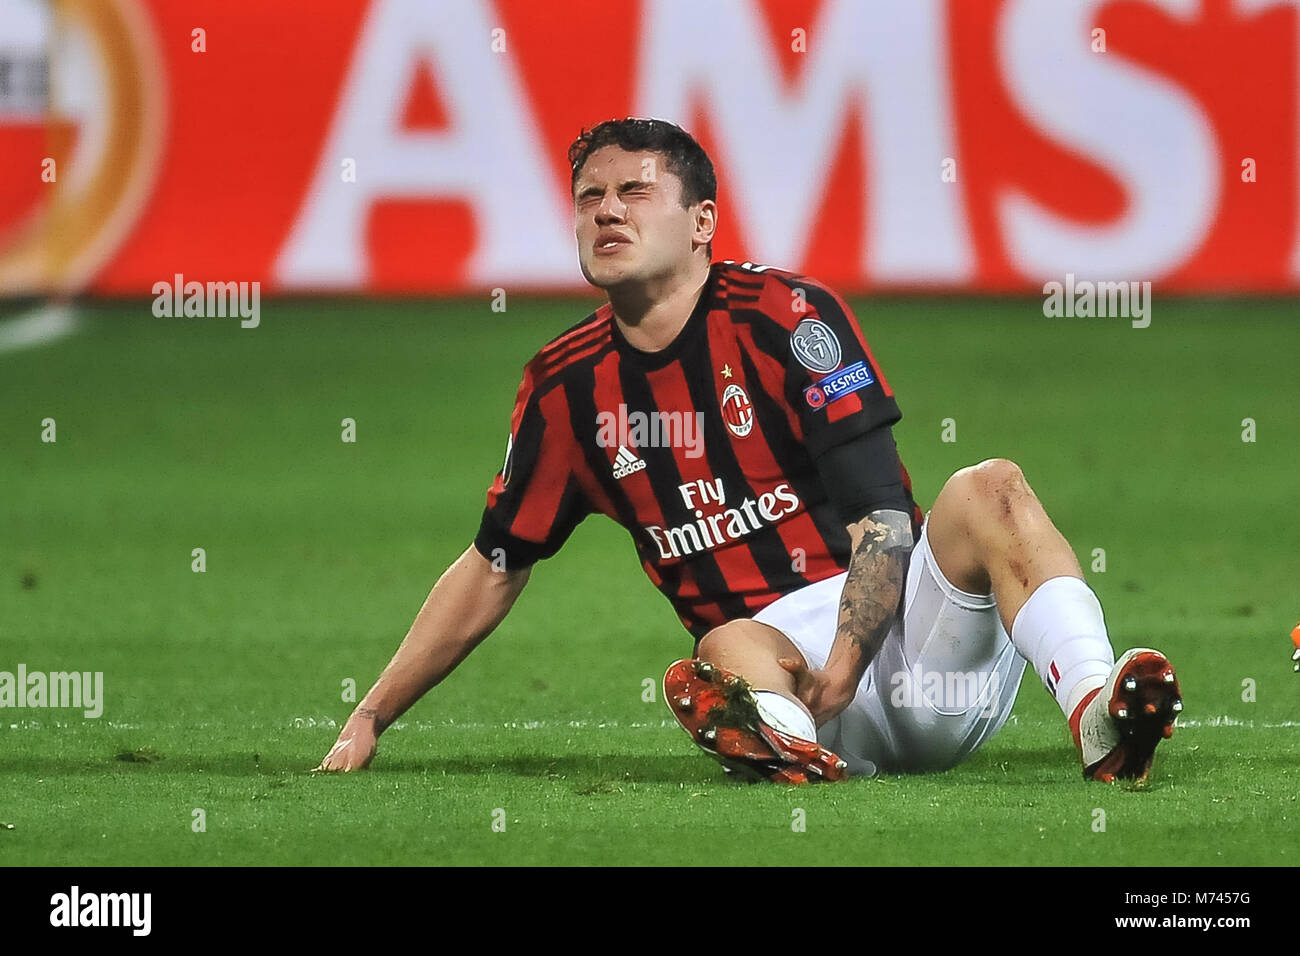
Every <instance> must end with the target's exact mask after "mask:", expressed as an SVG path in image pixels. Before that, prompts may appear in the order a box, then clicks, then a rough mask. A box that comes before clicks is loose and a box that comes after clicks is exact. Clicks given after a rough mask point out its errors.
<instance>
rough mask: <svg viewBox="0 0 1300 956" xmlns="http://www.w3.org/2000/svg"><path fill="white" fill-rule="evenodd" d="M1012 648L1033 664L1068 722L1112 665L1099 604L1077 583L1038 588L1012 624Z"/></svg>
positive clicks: (1053, 581)
mask: <svg viewBox="0 0 1300 956" xmlns="http://www.w3.org/2000/svg"><path fill="white" fill-rule="evenodd" d="M1011 643H1013V644H1014V645H1015V646H1016V650H1017V651H1019V652H1020V656H1021V657H1023V658H1025V659H1026V660H1028V661H1029V663H1031V664H1033V665H1034V670H1035V671H1036V672H1037V674H1038V677H1039V679H1040V680H1042V682H1043V683H1044V684H1045V685H1046V686H1047V690H1048V691H1049V692H1050V693H1051V694H1052V696H1053V697H1055V698H1056V703H1057V704H1058V705H1059V706H1060V708H1061V710H1062V711H1063V712H1064V713H1065V717H1066V719H1067V720H1068V719H1069V718H1070V717H1071V715H1073V714H1074V709H1075V708H1076V707H1077V706H1078V705H1079V702H1080V701H1082V700H1083V698H1084V697H1085V696H1087V694H1088V692H1089V691H1091V690H1093V689H1094V688H1097V687H1101V686H1102V685H1103V684H1105V683H1106V678H1107V677H1108V676H1109V675H1110V670H1111V668H1112V667H1113V666H1114V664H1115V651H1114V650H1113V649H1112V648H1111V646H1110V637H1109V636H1108V635H1107V634H1106V620H1105V618H1104V617H1103V616H1102V612H1101V602H1100V601H1098V600H1097V595H1095V594H1093V593H1092V588H1090V587H1088V585H1087V584H1085V583H1084V582H1083V581H1081V580H1080V579H1078V578H1072V577H1059V578H1049V579H1048V580H1046V581H1044V582H1043V583H1042V584H1040V585H1039V586H1038V587H1037V588H1036V589H1035V590H1034V593H1033V594H1031V595H1029V600H1027V601H1026V602H1025V604H1024V607H1022V608H1021V609H1020V613H1018V614H1017V615H1016V619H1015V620H1014V621H1013V622H1012V623H1011Z"/></svg>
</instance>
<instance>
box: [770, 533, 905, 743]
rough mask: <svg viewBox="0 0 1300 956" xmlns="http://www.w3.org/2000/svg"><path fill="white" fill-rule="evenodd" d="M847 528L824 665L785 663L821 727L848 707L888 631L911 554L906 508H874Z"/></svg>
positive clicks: (797, 689)
mask: <svg viewBox="0 0 1300 956" xmlns="http://www.w3.org/2000/svg"><path fill="white" fill-rule="evenodd" d="M847 528H848V532H849V536H850V538H851V540H852V542H853V545H852V554H851V557H850V559H849V570H848V575H847V577H846V578H845V580H844V593H843V596H842V597H841V598H840V609H839V618H838V624H837V629H836V634H835V642H834V644H833V645H832V646H831V652H830V656H829V657H828V658H827V661H826V667H825V668H824V669H823V670H821V671H816V670H808V669H806V668H805V667H804V666H803V664H802V662H801V661H796V660H788V661H783V662H782V666H783V667H786V669H787V670H790V671H791V672H792V673H794V674H795V678H796V692H797V693H798V694H799V698H800V699H801V700H802V701H803V702H804V703H805V704H806V705H807V706H808V709H809V710H810V711H812V715H813V719H814V720H816V722H817V724H818V726H821V725H822V724H824V723H826V722H827V721H828V720H830V719H831V718H833V717H835V716H836V715H837V714H839V713H840V711H842V710H843V709H844V708H845V707H847V706H848V704H849V702H850V701H851V700H852V699H853V695H854V693H855V692H856V690H857V687H858V684H859V683H860V682H861V681H862V677H863V675H864V674H866V672H867V666H868V665H869V664H870V663H871V659H872V658H873V657H875V656H876V652H877V651H879V650H880V646H881V645H882V644H883V643H884V641H885V637H886V636H887V635H888V634H889V629H890V627H891V626H893V624H894V620H895V617H896V616H897V613H898V607H899V603H900V601H901V599H902V596H903V582H904V580H905V579H906V577H907V565H908V560H909V558H910V556H911V553H912V544H913V541H912V519H911V518H910V517H909V516H908V515H907V514H906V513H904V512H902V511H894V510H881V511H873V512H872V513H871V514H869V515H867V516H866V517H865V518H863V519H862V520H861V521H857V522H854V523H853V524H850V525H848V526H847Z"/></svg>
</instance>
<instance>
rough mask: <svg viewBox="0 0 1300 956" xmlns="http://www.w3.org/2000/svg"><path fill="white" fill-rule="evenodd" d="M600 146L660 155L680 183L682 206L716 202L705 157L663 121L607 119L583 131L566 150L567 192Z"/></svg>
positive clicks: (713, 179) (715, 182)
mask: <svg viewBox="0 0 1300 956" xmlns="http://www.w3.org/2000/svg"><path fill="white" fill-rule="evenodd" d="M603 146H617V147H619V148H620V149H625V150H627V151H628V152H639V151H641V150H649V151H651V152H655V153H658V154H660V155H661V156H662V157H663V159H664V167H665V168H666V169H667V170H668V172H670V173H672V174H673V175H674V176H676V177H677V178H678V179H680V180H681V182H682V205H683V206H693V205H695V203H697V202H700V201H701V200H704V199H712V200H714V201H716V200H717V198H718V178H717V176H716V175H715V174H714V172H713V163H712V161H710V159H709V156H708V154H707V153H706V152H704V149H703V147H701V146H700V144H699V143H697V142H696V141H695V139H694V137H692V136H691V134H690V133H688V132H686V130H684V129H682V128H681V127H680V126H675V125H673V124H672V123H669V122H668V121H667V120H658V119H638V118H636V117H632V116H629V117H628V118H627V119H611V120H605V122H603V123H598V124H597V125H596V126H594V127H592V128H591V129H584V130H583V131H582V135H580V136H579V137H578V138H577V139H575V140H574V141H573V145H572V146H570V147H569V166H570V167H571V168H572V170H573V175H572V178H571V179H570V180H569V191H570V192H572V191H573V187H574V186H576V185H577V183H578V175H579V174H580V173H581V172H582V167H583V166H584V165H586V163H587V157H588V156H590V155H591V154H592V153H594V152H595V151H596V150H598V149H600V148H601V147H603Z"/></svg>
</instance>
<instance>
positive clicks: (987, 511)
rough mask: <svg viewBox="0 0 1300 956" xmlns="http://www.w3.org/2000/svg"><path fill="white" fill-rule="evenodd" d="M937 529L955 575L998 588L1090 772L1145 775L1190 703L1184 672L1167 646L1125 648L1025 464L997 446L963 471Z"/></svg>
mask: <svg viewBox="0 0 1300 956" xmlns="http://www.w3.org/2000/svg"><path fill="white" fill-rule="evenodd" d="M926 534H927V536H928V538H929V540H930V547H931V550H932V551H933V553H934V557H935V560H936V562H937V563H938V565H939V567H940V569H941V570H942V571H943V573H944V575H945V576H946V577H947V578H948V580H949V581H951V582H952V583H953V585H955V586H956V587H959V588H961V589H963V590H966V591H970V592H971V593H978V594H989V593H992V594H993V595H994V597H995V598H996V599H997V603H998V610H999V613H1000V615H1001V617H1002V622H1003V625H1004V626H1005V627H1006V630H1007V633H1008V634H1009V635H1010V636H1011V640H1012V643H1014V644H1015V646H1016V650H1017V651H1019V652H1020V654H1021V656H1022V657H1024V658H1025V659H1026V660H1028V661H1029V662H1030V664H1032V665H1033V667H1034V670H1035V671H1036V672H1037V673H1038V676H1039V678H1040V679H1041V680H1042V681H1043V683H1044V684H1045V685H1046V687H1047V690H1048V691H1049V692H1050V693H1051V694H1052V696H1053V697H1055V698H1056V702H1057V704H1058V705H1059V706H1060V707H1061V710H1062V712H1063V713H1064V714H1065V717H1066V719H1067V720H1068V721H1069V725H1070V730H1071V733H1072V734H1073V736H1074V739H1075V744H1076V746H1078V747H1079V751H1080V756H1081V758H1082V760H1083V766H1084V771H1083V772H1084V776H1085V777H1087V778H1090V779H1096V780H1104V781H1107V782H1109V781H1111V780H1114V779H1116V778H1136V779H1143V778H1145V777H1146V775H1147V773H1148V772H1149V771H1150V768H1151V759H1152V756H1153V755H1154V753H1155V748H1156V744H1157V743H1158V742H1159V741H1160V740H1162V739H1164V738H1165V737H1168V736H1170V735H1171V734H1172V733H1173V726H1174V721H1175V719H1176V717H1177V715H1178V713H1179V711H1181V710H1182V699H1181V696H1180V692H1179V688H1178V679H1177V677H1176V676H1175V675H1174V670H1173V667H1172V665H1170V663H1169V661H1168V660H1167V659H1166V658H1165V656H1164V655H1163V654H1161V653H1160V652H1159V651H1154V650H1150V649H1148V648H1137V649H1134V650H1131V651H1129V652H1128V653H1126V654H1124V655H1123V656H1121V658H1120V659H1119V661H1118V662H1117V661H1116V660H1115V655H1114V651H1113V650H1112V649H1111V644H1110V638H1109V636H1108V635H1107V633H1106V622H1105V619H1104V618H1103V615H1102V610H1101V604H1100V603H1099V602H1098V600H1097V597H1096V595H1095V594H1093V592H1092V589H1091V588H1090V587H1088V585H1087V584H1086V583H1085V582H1084V580H1083V572H1082V570H1081V569H1080V567H1079V562H1078V560H1077V559H1076V558H1075V556H1074V551H1073V550H1072V549H1071V548H1070V545H1069V543H1068V542H1067V541H1066V540H1065V538H1064V537H1063V536H1062V535H1061V533H1060V532H1059V531H1058V530H1057V529H1056V527H1055V526H1054V525H1053V524H1052V522H1051V519H1050V518H1048V516H1047V513H1046V512H1045V511H1044V510H1043V506H1042V504H1041V503H1040V502H1039V500H1038V498H1037V497H1036V496H1035V495H1034V492H1033V491H1032V490H1031V489H1030V487H1029V484H1028V482H1027V481H1026V480H1025V477H1024V475H1023V474H1022V473H1021V471H1020V469H1019V467H1017V466H1016V465H1015V463H1014V462H1011V461H1007V460H1006V459H1001V458H995V459H990V460H989V461H985V462H981V463H980V464H978V465H975V466H973V467H970V468H963V469H962V470H961V471H959V472H957V473H956V474H954V475H953V476H952V477H951V478H949V479H948V481H947V483H946V484H945V485H944V487H943V490H942V491H941V492H940V493H939V497H938V498H937V499H936V500H935V503H934V508H933V509H932V510H931V512H930V515H929V518H928V519H927V523H926Z"/></svg>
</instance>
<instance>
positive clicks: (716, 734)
mask: <svg viewBox="0 0 1300 956" xmlns="http://www.w3.org/2000/svg"><path fill="white" fill-rule="evenodd" d="M698 654H699V657H698V658H697V659H694V660H683V661H677V662H675V663H674V664H672V665H671V666H670V667H669V668H668V672H667V673H666V674H665V675H664V699H665V700H666V702H667V704H668V708H669V710H671V711H672V713H673V716H675V717H676V718H677V720H678V722H679V723H680V724H681V725H682V727H683V728H684V729H685V730H686V732H687V733H688V734H690V736H691V739H692V740H693V741H695V743H696V744H698V745H699V746H700V747H701V748H703V749H704V750H705V751H706V752H708V753H709V754H711V755H712V756H714V757H716V758H717V759H718V760H719V761H720V762H721V763H722V764H723V766H725V767H727V768H728V769H731V770H735V771H740V772H742V773H745V774H747V775H750V776H757V777H761V778H766V779H769V780H773V781H776V782H781V783H805V782H808V781H810V780H819V779H825V780H839V779H843V777H844V776H845V775H846V774H845V764H844V762H843V761H842V760H840V759H839V757H837V756H836V755H835V754H833V753H832V752H830V751H829V750H827V749H825V748H824V747H822V746H820V745H819V744H818V743H817V742H816V725H815V724H814V722H813V718H812V715H811V714H810V713H809V712H808V709H807V708H806V707H804V705H803V704H802V703H801V702H800V701H799V700H798V698H797V697H795V694H794V679H793V677H792V676H791V675H790V673H789V672H788V671H786V670H785V669H784V668H782V667H781V666H780V664H779V663H777V662H778V661H779V660H780V659H782V658H790V659H794V660H799V661H802V660H803V655H802V654H801V653H800V651H799V649H798V648H797V647H795V645H794V644H792V643H791V642H790V640H789V639H788V638H786V636H785V635H784V634H782V633H781V632H780V631H779V630H777V629H775V628H773V627H770V626H768V625H766V624H761V623H759V622H757V621H752V620H744V619H742V620H736V621H730V622H728V623H727V624H724V625H722V626H720V627H717V628H714V629H713V630H712V631H710V632H709V633H708V634H706V635H705V636H704V638H703V639H702V640H701V641H700V646H699V650H698Z"/></svg>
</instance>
